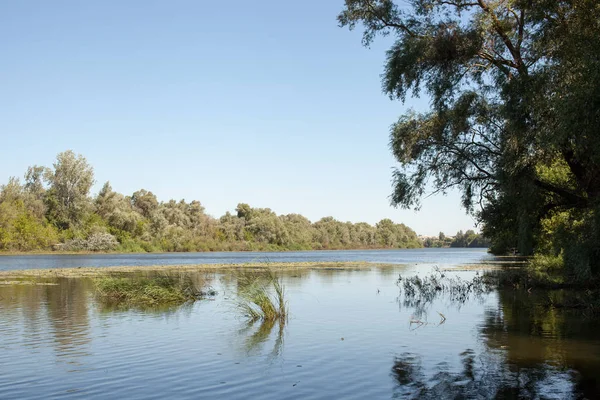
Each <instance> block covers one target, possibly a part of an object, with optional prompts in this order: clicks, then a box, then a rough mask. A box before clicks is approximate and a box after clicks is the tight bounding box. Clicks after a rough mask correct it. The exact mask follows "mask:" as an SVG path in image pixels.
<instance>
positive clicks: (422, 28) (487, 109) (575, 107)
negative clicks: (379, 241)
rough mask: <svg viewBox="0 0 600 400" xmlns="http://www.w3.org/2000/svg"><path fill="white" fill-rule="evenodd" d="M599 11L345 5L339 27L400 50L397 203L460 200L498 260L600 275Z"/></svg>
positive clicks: (565, 2)
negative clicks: (515, 257)
mask: <svg viewBox="0 0 600 400" xmlns="http://www.w3.org/2000/svg"><path fill="white" fill-rule="evenodd" d="M599 4H600V2H598V1H596V0H412V1H400V0H398V1H397V2H394V1H392V0H346V4H345V8H344V10H343V11H342V12H341V13H340V15H339V16H338V20H339V22H340V24H341V25H342V26H347V27H349V28H350V29H353V28H355V27H356V26H359V25H360V26H362V27H363V28H364V34H363V43H364V44H365V45H366V46H368V45H369V44H370V43H371V42H372V41H373V40H374V39H375V38H376V36H378V35H381V36H390V37H392V38H393V43H392V44H391V47H390V49H389V50H388V51H387V60H386V63H385V70H384V73H383V75H382V81H383V90H384V92H385V93H386V94H388V95H389V96H390V97H391V98H392V99H399V100H401V101H405V100H406V98H407V96H410V95H413V96H414V95H416V96H418V95H420V94H421V93H422V92H425V93H426V94H427V95H428V96H429V98H430V99H431V103H430V104H431V107H430V109H429V110H428V111H427V112H425V113H415V112H409V113H407V114H405V115H402V116H401V117H400V118H399V120H398V121H397V122H396V123H395V124H393V126H392V128H391V148H392V151H393V153H394V155H395V157H396V159H397V160H398V162H399V163H400V167H399V168H398V169H397V170H396V171H395V173H394V190H393V193H392V196H391V199H392V203H393V204H394V205H397V206H402V207H406V208H411V207H418V206H419V199H420V198H421V197H422V196H423V195H424V194H425V192H426V191H427V190H428V188H433V190H434V191H435V192H445V191H446V190H447V189H450V188H459V189H460V190H461V192H462V198H463V203H464V206H465V207H466V208H467V210H468V211H469V212H471V213H473V214H475V215H477V216H478V218H479V219H480V220H481V222H482V224H483V227H484V232H485V233H486V234H487V235H488V236H490V237H491V238H492V240H493V243H494V248H495V249H496V250H497V251H501V250H506V249H508V248H511V247H517V248H519V250H520V251H521V253H524V254H531V253H532V252H534V251H536V250H537V251H545V252H555V253H559V252H563V254H564V256H565V261H566V263H567V265H569V266H571V267H575V268H574V269H573V271H575V270H576V271H577V272H579V273H584V274H588V273H590V272H592V273H599V272H600V212H599V210H600V205H599V204H600V134H599V133H600V132H599V130H598V129H599V128H598V127H599V126H600V124H599V123H600V40H598V32H600V5H599Z"/></svg>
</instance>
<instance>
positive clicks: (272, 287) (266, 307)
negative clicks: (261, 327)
mask: <svg viewBox="0 0 600 400" xmlns="http://www.w3.org/2000/svg"><path fill="white" fill-rule="evenodd" d="M238 286H239V289H238V295H239V301H238V303H237V306H238V308H239V309H240V310H241V311H242V313H243V314H244V315H245V316H246V317H248V318H249V319H250V320H253V321H257V320H265V321H274V320H276V319H279V320H285V319H286V318H287V315H288V308H287V300H286V298H285V287H284V286H283V283H282V282H281V279H279V278H277V277H276V276H275V275H274V273H273V272H272V271H270V270H269V271H268V272H267V273H266V274H264V273H262V274H261V273H260V272H247V273H243V274H240V275H239V276H238Z"/></svg>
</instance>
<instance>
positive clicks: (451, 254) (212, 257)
mask: <svg viewBox="0 0 600 400" xmlns="http://www.w3.org/2000/svg"><path fill="white" fill-rule="evenodd" d="M491 258H492V256H490V255H488V254H487V252H486V250H485V249H399V250H326V251H286V252H250V251H246V252H207V253H149V254H82V255H72V254H41V255H27V256H21V255H18V256H0V271H6V270H15V269H33V268H72V267H107V266H149V265H184V264H238V263H239V264H241V263H249V262H266V261H269V262H319V261H324V262H328V261H368V262H377V263H392V264H411V263H412V264H414V263H438V264H444V265H446V264H448V265H453V264H460V263H472V262H479V261H480V260H482V259H491Z"/></svg>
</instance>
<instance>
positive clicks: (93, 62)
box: [0, 0, 474, 235]
mask: <svg viewBox="0 0 600 400" xmlns="http://www.w3.org/2000/svg"><path fill="white" fill-rule="evenodd" d="M342 8H343V1H342V0H335V1H334V0H325V1H323V0H305V1H296V2H291V1H280V0H278V1H276V0H261V1H247V0H231V1H227V2H225V1H207V0H204V1H198V0H170V1H165V0H163V1H152V0H143V1H142V0H126V1H117V0H107V1H96V2H92V1H85V2H82V1H75V0H73V1H61V0H55V1H51V2H50V1H42V0H38V1H33V0H31V1H18V2H17V1H13V2H10V1H5V2H0V37H2V38H3V39H2V40H0V52H1V54H2V62H1V63H0V88H1V90H0V182H2V183H4V182H6V181H7V180H8V178H9V177H10V176H18V177H22V176H23V174H24V173H25V171H26V169H27V167H28V166H30V165H34V164H37V165H44V166H51V165H52V162H53V161H54V159H55V158H56V155H57V154H58V153H60V152H62V151H65V150H68V149H71V150H73V151H75V152H76V153H78V154H82V155H83V156H85V157H86V158H87V160H88V162H89V163H90V164H91V165H92V166H93V167H94V172H95V179H96V185H95V186H94V188H93V191H94V192H95V193H97V192H98V191H99V190H100V188H101V186H102V184H103V183H104V182H106V181H110V183H111V185H112V187H113V189H114V190H116V191H118V192H121V193H124V194H131V193H133V192H134V191H136V190H138V189H141V188H144V189H147V190H150V191H152V192H153V193H155V194H156V195H157V197H158V198H159V200H162V201H167V200H169V199H171V198H174V199H185V200H187V201H191V200H200V201H201V203H202V204H203V205H204V207H205V208H206V211H207V212H208V213H209V214H211V215H213V216H216V217H218V216H220V215H222V214H224V213H225V212H226V211H233V210H234V209H235V207H236V205H237V204H238V203H241V202H243V203H248V204H250V205H251V206H253V207H269V208H271V209H272V210H274V211H275V212H277V213H278V214H287V213H300V214H303V215H305V216H306V217H308V218H309V219H311V220H313V221H316V220H318V219H320V218H321V217H324V216H333V217H335V218H336V219H339V220H342V221H352V222H359V221H365V222H369V223H372V224H373V223H376V222H377V221H379V220H381V219H383V218H390V219H392V220H393V221H395V222H402V223H405V224H406V225H408V226H410V227H411V228H413V229H414V230H415V231H416V232H417V233H418V234H424V235H435V234H437V233H438V232H440V231H443V232H445V233H447V234H453V233H455V232H457V231H458V230H466V229H471V228H473V226H474V220H473V218H472V217H470V216H468V215H466V214H465V211H464V210H463V209H462V208H461V207H460V196H459V194H458V193H456V192H452V193H449V194H448V195H447V196H442V195H439V196H432V197H428V198H427V199H425V200H424V201H423V206H422V208H421V210H420V211H414V210H403V209H396V208H394V207H392V206H390V203H389V195H390V193H391V191H392V189H391V177H392V170H393V168H394V167H396V166H397V163H396V162H395V160H394V158H393V156H392V155H391V152H390V150H389V143H388V142H389V127H390V125H391V124H392V123H394V122H395V121H396V120H397V119H398V118H399V117H400V115H402V114H403V113H404V112H406V111H407V110H409V109H414V110H417V111H424V110H426V109H427V108H428V104H429V102H428V99H427V98H425V97H421V98H410V99H407V101H406V103H405V104H402V103H401V102H399V101H392V100H390V99H389V98H388V97H387V96H386V95H384V94H383V93H382V91H381V81H380V74H381V72H382V71H383V64H384V61H385V51H386V49H387V47H389V45H390V39H389V38H385V39H381V38H380V39H379V40H376V41H375V43H373V44H372V45H371V47H370V48H365V47H363V46H362V44H361V32H360V29H357V30H356V31H352V32H350V31H349V30H348V29H346V28H340V27H339V26H338V24H337V21H336V16H337V14H338V13H339V12H340V11H341V10H342Z"/></svg>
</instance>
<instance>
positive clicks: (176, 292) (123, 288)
mask: <svg viewBox="0 0 600 400" xmlns="http://www.w3.org/2000/svg"><path fill="white" fill-rule="evenodd" d="M94 287H95V290H96V297H97V298H98V300H99V301H100V302H102V303H103V304H104V305H112V306H121V307H142V308H144V307H157V306H164V305H181V304H184V303H186V302H193V301H195V300H198V299H200V298H203V297H205V296H210V295H214V294H216V292H214V290H212V289H210V288H208V289H206V288H205V284H204V282H203V281H202V282H198V281H197V280H194V279H193V278H192V277H191V276H190V275H189V274H158V275H154V276H146V277H139V276H128V277H122V276H107V277H99V278H95V279H94Z"/></svg>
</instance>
